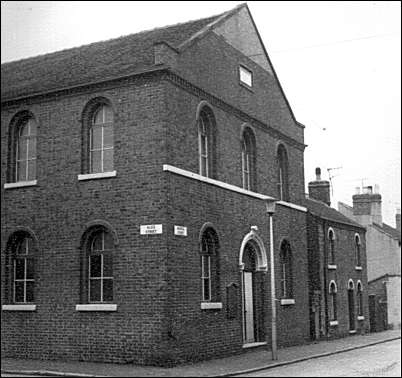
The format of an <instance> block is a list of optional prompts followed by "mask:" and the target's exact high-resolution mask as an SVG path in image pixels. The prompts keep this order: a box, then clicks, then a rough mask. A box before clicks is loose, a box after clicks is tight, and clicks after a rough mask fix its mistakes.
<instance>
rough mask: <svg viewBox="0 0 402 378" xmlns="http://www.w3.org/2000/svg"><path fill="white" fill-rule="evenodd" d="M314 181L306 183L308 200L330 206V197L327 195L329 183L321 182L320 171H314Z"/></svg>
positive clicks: (317, 169)
mask: <svg viewBox="0 0 402 378" xmlns="http://www.w3.org/2000/svg"><path fill="white" fill-rule="evenodd" d="M315 175H316V179H315V181H311V182H309V183H308V194H309V197H310V198H313V199H315V200H318V201H321V202H324V203H326V204H327V205H328V206H330V205H331V197H330V194H329V181H326V180H321V169H320V168H316V169H315Z"/></svg>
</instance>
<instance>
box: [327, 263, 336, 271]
mask: <svg viewBox="0 0 402 378" xmlns="http://www.w3.org/2000/svg"><path fill="white" fill-rule="evenodd" d="M328 269H329V270H336V269H337V266H336V265H334V264H328Z"/></svg>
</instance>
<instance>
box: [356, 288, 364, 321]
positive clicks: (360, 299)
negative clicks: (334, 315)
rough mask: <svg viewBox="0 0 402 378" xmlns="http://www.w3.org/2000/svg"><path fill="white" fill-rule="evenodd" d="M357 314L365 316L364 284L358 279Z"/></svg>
mask: <svg viewBox="0 0 402 378" xmlns="http://www.w3.org/2000/svg"><path fill="white" fill-rule="evenodd" d="M356 296H357V316H363V285H362V283H361V281H360V280H359V281H357V293H356Z"/></svg>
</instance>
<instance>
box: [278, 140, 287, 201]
mask: <svg viewBox="0 0 402 378" xmlns="http://www.w3.org/2000/svg"><path fill="white" fill-rule="evenodd" d="M277 180H278V181H277V182H278V197H279V199H280V200H282V201H289V178H288V156H287V152H286V148H285V147H284V146H283V145H282V144H280V145H279V147H278V151H277Z"/></svg>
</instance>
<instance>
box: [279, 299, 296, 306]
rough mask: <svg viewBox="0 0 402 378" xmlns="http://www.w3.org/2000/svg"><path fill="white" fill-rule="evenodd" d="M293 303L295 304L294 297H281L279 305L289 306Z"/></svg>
mask: <svg viewBox="0 0 402 378" xmlns="http://www.w3.org/2000/svg"><path fill="white" fill-rule="evenodd" d="M294 304H295V300H294V299H290V298H287V299H286V298H285V299H281V306H289V305H294Z"/></svg>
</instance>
